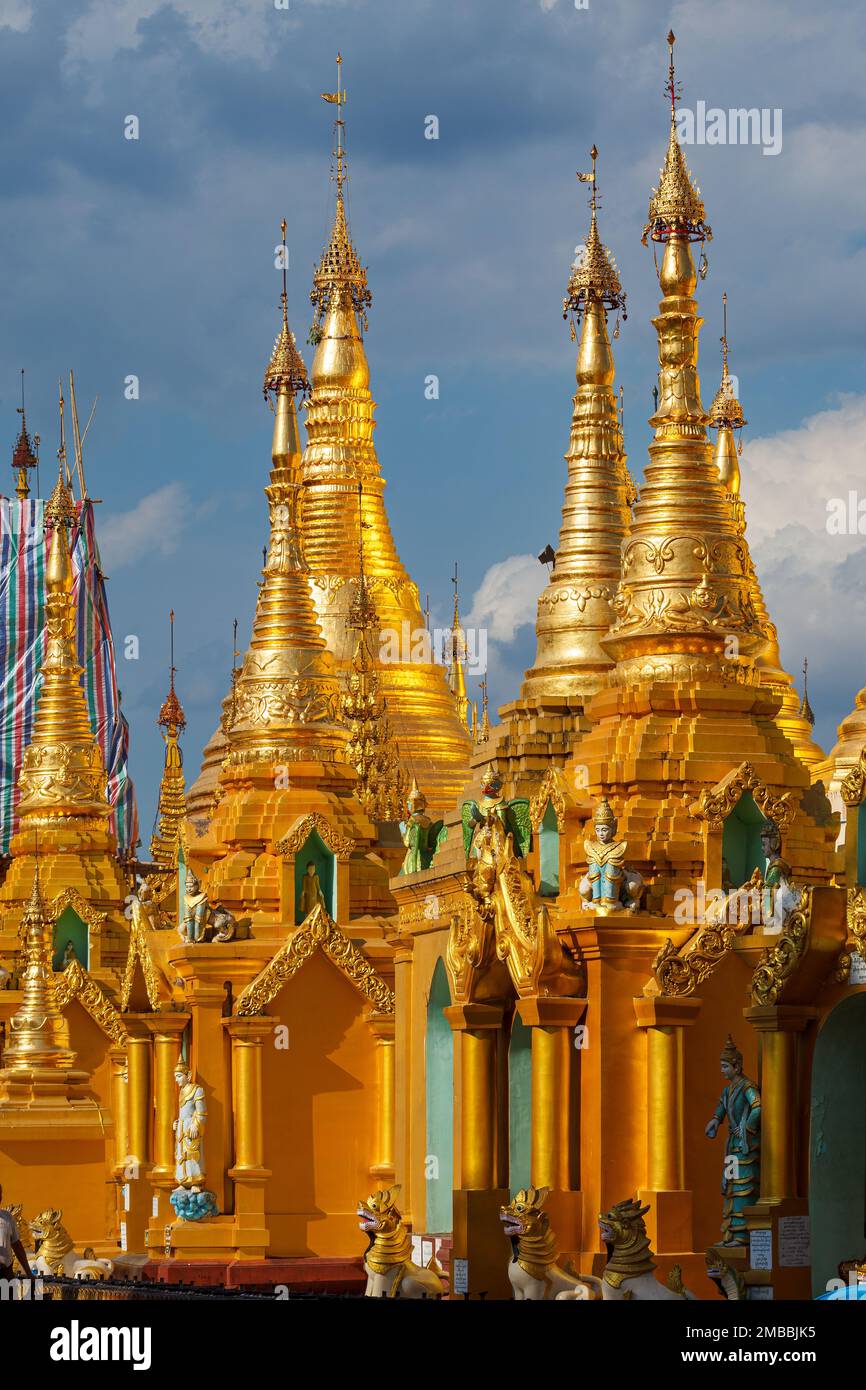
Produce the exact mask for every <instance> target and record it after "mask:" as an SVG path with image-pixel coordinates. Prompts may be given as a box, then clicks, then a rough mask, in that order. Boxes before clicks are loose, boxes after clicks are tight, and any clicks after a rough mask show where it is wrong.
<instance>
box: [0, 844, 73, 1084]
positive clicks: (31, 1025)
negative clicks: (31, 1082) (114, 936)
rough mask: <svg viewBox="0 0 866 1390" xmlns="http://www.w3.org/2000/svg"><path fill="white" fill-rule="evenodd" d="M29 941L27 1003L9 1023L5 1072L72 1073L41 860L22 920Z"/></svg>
mask: <svg viewBox="0 0 866 1390" xmlns="http://www.w3.org/2000/svg"><path fill="white" fill-rule="evenodd" d="M21 933H22V935H23V937H24V947H23V965H22V969H21V982H22V991H23V994H22V999H21V1007H20V1008H19V1009H18V1012H17V1013H16V1014H14V1015H13V1016H12V1018H11V1019H10V1020H9V1037H8V1040H7V1044H6V1047H5V1048H4V1049H3V1069H4V1071H11V1072H29V1071H33V1070H39V1071H43V1072H44V1071H46V1070H52V1071H62V1072H68V1071H69V1069H70V1068H71V1067H72V1065H73V1064H74V1062H75V1053H74V1052H72V1051H71V1050H70V1047H69V1026H68V1024H67V1022H66V1020H65V1018H64V1017H63V1012H62V1010H61V1008H60V1005H59V1004H58V1002H57V994H56V990H55V976H54V968H53V963H52V956H53V952H54V924H53V923H52V922H50V921H49V920H48V918H47V917H46V914H45V908H44V905H43V902H42V892H41V889H40V886H39V865H38V861H37V864H36V869H35V872H34V875H33V891H32V892H31V894H30V901H29V902H28V904H27V906H26V907H25V909H24V912H23V914H22V917H21Z"/></svg>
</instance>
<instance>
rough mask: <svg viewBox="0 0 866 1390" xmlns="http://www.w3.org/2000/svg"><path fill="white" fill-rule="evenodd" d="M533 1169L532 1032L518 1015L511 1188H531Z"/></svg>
mask: <svg viewBox="0 0 866 1390" xmlns="http://www.w3.org/2000/svg"><path fill="white" fill-rule="evenodd" d="M531 1167H532V1029H531V1028H527V1026H526V1024H525V1023H524V1022H523V1019H522V1018H521V1017H520V1014H519V1013H517V1012H516V1011H515V1014H514V1021H513V1023H512V1025H511V1037H510V1038H509V1042H508V1185H509V1188H510V1189H511V1195H512V1197H513V1196H514V1194H515V1193H516V1192H519V1191H520V1189H521V1188H523V1187H529V1185H530V1182H531Z"/></svg>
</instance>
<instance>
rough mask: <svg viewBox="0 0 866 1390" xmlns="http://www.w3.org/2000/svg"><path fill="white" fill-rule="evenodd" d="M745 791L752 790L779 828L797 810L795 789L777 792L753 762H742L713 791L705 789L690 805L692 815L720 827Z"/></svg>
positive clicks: (711, 826) (760, 806) (715, 828)
mask: <svg viewBox="0 0 866 1390" xmlns="http://www.w3.org/2000/svg"><path fill="white" fill-rule="evenodd" d="M744 792H751V794H752V797H753V799H754V802H755V805H756V806H757V807H758V810H759V811H762V812H763V814H764V815H765V816H766V817H767V819H768V820H772V821H775V823H776V825H777V826H778V827H779V829H780V830H787V828H788V826H789V825H790V824H791V821H792V820H793V818H794V813H795V812H796V810H797V801H796V800H795V797H796V793H794V792H775V791H773V790H772V789H771V788H770V787H768V786H767V784H766V783H765V782H762V781H761V779H760V777H759V776H758V774H757V773H756V772H755V769H754V768H753V767H752V764H751V763H742V764H741V765H740V766H739V767H738V768H737V769H736V770H735V771H734V772H730V773H729V774H728V776H727V777H724V778H723V779H722V781H721V782H719V783H718V785H717V786H716V787H715V789H714V790H713V791H703V792H701V795H700V797H699V799H698V801H697V802H696V803H695V804H694V805H693V806H692V807H691V812H692V815H693V816H696V817H697V818H698V819H699V820H705V821H706V822H707V823H708V825H709V828H710V830H721V829H722V828H723V827H724V824H725V821H726V820H727V818H728V816H729V815H730V814H731V812H732V811H733V809H734V807H735V806H736V804H737V802H738V801H739V800H740V797H741V796H742V795H743V794H744Z"/></svg>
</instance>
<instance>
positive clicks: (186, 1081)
mask: <svg viewBox="0 0 866 1390" xmlns="http://www.w3.org/2000/svg"><path fill="white" fill-rule="evenodd" d="M174 1079H175V1081H176V1082H177V1085H178V1091H179V1095H178V1111H177V1119H176V1120H175V1122H174V1176H175V1180H176V1182H177V1187H176V1188H175V1189H174V1191H173V1192H172V1194H171V1197H170V1198H169V1200H170V1202H171V1205H172V1206H173V1207H174V1210H175V1212H176V1213H177V1215H178V1217H180V1219H181V1220H182V1221H203V1220H204V1218H205V1217H207V1216H216V1215H217V1214H218V1211H219V1208H218V1206H217V1199H216V1194H215V1193H213V1192H211V1191H210V1190H209V1189H208V1188H206V1187H205V1173H204V1130H205V1124H206V1123H207V1101H206V1100H205V1098H204V1088H203V1087H202V1086H200V1085H199V1084H198V1082H197V1081H194V1080H193V1078H192V1073H191V1071H190V1070H189V1067H187V1066H186V1064H185V1063H184V1062H178V1064H177V1066H176V1067H175V1069H174Z"/></svg>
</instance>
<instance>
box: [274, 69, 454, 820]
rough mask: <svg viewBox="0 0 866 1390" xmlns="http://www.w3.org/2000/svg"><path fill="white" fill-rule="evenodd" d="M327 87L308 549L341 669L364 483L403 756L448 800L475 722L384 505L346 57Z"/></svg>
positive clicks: (389, 702) (350, 636)
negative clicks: (350, 201)
mask: <svg viewBox="0 0 866 1390" xmlns="http://www.w3.org/2000/svg"><path fill="white" fill-rule="evenodd" d="M324 96H325V100H326V101H328V102H330V103H332V104H333V105H336V107H337V119H336V121H335V125H334V129H335V136H336V138H335V148H334V172H333V175H332V177H333V179H334V182H335V184H336V211H335V215H334V223H333V228H332V231H331V235H330V238H329V241H328V244H327V246H326V248H325V251H324V254H323V256H322V259H321V261H320V263H319V265H318V267H317V268H316V272H315V275H314V280H313V289H312V293H311V301H312V303H313V305H314V306H315V310H316V317H315V322H314V325H313V329H312V331H311V335H310V336H311V340H312V341H313V342H315V344H316V353H315V357H314V359H313V364H312V369H311V379H312V394H311V397H310V401H309V405H308V410H307V437H308V443H307V448H306V450H305V452H304V459H303V481H304V488H303V520H302V534H303V538H304V554H305V557H306V562H307V564H308V565H309V568H310V580H311V586H312V594H313V601H314V603H315V606H316V610H317V613H318V617H319V621H320V623H321V626H322V632H323V634H324V637H325V641H326V642H327V645H328V648H329V650H330V651H331V652H333V654H334V657H335V661H336V666H337V670H338V672H339V674H340V676H341V677H342V679H343V680H344V681H345V680H346V679H347V677H348V674H349V671H350V669H351V667H352V663H353V659H354V656H355V649H356V640H355V634H354V631H353V629H352V628H351V627H350V625H349V613H350V608H351V606H352V602H353V597H352V594H353V590H354V589H356V588H357V586H358V583H359V572H358V551H357V545H356V540H355V538H356V536H357V525H358V521H357V499H358V486H359V484H360V485H361V488H362V493H361V505H362V511H363V515H362V521H363V526H364V537H365V539H364V558H365V563H366V584H367V587H368V589H369V593H370V596H371V599H372V601H373V603H374V604H375V608H376V613H377V618H378V622H379V625H380V630H381V631H382V632H383V633H387V634H388V635H389V636H392V637H393V639H394V641H395V642H398V643H399V644H400V647H401V650H400V653H399V656H400V659H399V660H393V659H391V660H387V661H383V660H382V659H381V655H380V653H378V652H374V653H371V657H372V659H373V661H374V662H375V664H376V667H377V670H378V674H379V682H380V687H381V693H382V697H383V699H384V701H385V705H386V707H387V710H388V717H389V720H390V721H391V726H392V728H393V731H394V735H395V737H396V739H397V741H398V743H399V746H400V752H401V756H402V757H403V758H405V760H406V765H407V767H410V768H411V769H412V771H413V772H415V773H416V774H417V776H418V779H419V781H420V782H421V783H422V785H423V786H424V787H425V788H426V790H427V792H428V795H429V797H430V802H431V805H433V806H435V807H437V808H443V809H444V806H445V805H446V804H448V803H449V802H450V801H452V800H453V799H454V798H456V796H457V795H458V793H459V792H460V790H461V789H462V787H463V784H464V782H465V777H466V769H467V765H468V759H469V733H468V730H467V729H465V728H464V727H462V726H461V724H460V721H459V719H458V717H457V711H456V709H455V706H454V701H453V699H452V697H451V694H450V692H449V690H448V687H447V684H446V681H445V676H444V673H443V671H442V668H441V666H439V665H437V664H436V663H435V662H434V661H433V659H432V654H431V653H429V652H422V651H421V648H422V647H423V643H421V642H420V640H419V639H420V638H421V636H422V635H423V633H424V619H423V616H422V613H421V605H420V599H419V594H418V590H417V588H416V587H415V585H414V584H413V583H412V580H411V579H410V578H409V575H408V574H407V572H406V570H405V568H404V567H403V565H402V563H401V561H400V557H399V555H398V554H397V550H396V547H395V545H394V540H393V537H392V535H391V528H390V526H389V524H388V518H387V515H386V512H385V504H384V488H385V483H384V479H383V478H382V475H381V472H380V471H379V462H378V459H377V458H376V451H375V448H374V445H373V430H374V419H373V416H374V411H375V405H374V402H373V398H372V395H371V393H370V369H369V366H368V364H367V358H366V354H365V351H364V344H363V340H362V329H363V328H365V327H366V314H367V310H368V308H369V307H370V304H371V302H372V297H371V294H370V290H369V287H368V285H367V276H366V271H365V270H364V269H363V267H362V265H361V262H360V259H359V257H358V254H357V252H356V251H355V248H354V246H353V244H352V240H351V236H350V233H349V225H348V218H347V211H346V199H345V185H346V182H347V178H348V174H347V166H346V153H345V121H344V112H345V103H346V92H345V88H344V87H343V85H342V65H341V63H340V64H339V65H338V82H337V91H336V92H328V93H325V94H324ZM404 635H405V638H406V639H407V640H405V641H404ZM428 645H429V644H428ZM407 648H408V649H407ZM419 654H420V659H419Z"/></svg>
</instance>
